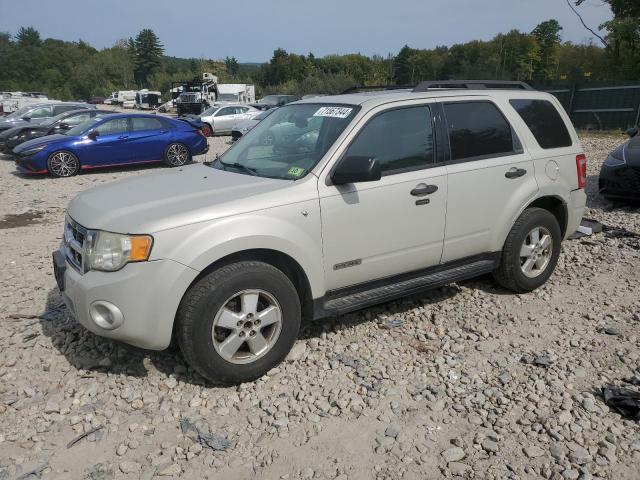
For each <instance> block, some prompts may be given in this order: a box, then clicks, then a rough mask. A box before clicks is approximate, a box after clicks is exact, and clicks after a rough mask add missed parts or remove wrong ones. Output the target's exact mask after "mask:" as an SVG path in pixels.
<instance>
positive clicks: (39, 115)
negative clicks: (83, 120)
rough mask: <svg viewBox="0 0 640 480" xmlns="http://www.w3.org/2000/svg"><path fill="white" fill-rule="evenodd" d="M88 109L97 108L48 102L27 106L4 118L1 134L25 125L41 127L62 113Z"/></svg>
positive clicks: (1, 124)
mask: <svg viewBox="0 0 640 480" xmlns="http://www.w3.org/2000/svg"><path fill="white" fill-rule="evenodd" d="M87 108H92V109H93V108H96V106H95V105H89V104H88V103H75V102H48V103H36V104H32V105H27V106H25V107H22V108H20V109H19V110H16V111H15V112H13V113H11V114H9V115H7V116H6V117H2V119H1V120H0V132H3V131H4V130H9V129H10V128H13V127H20V126H23V125H39V124H40V123H42V122H44V121H45V120H47V119H48V118H51V117H55V116H56V115H60V114H61V113H64V112H69V111H71V110H78V109H87Z"/></svg>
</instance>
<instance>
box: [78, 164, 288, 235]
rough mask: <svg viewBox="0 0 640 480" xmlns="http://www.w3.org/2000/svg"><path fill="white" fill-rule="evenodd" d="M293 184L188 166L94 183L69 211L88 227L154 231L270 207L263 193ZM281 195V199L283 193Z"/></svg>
mask: <svg viewBox="0 0 640 480" xmlns="http://www.w3.org/2000/svg"><path fill="white" fill-rule="evenodd" d="M293 183H294V182H292V181H289V180H276V179H270V178H263V177H254V176H251V175H244V174H240V173H234V172H230V171H223V170H217V169H215V168H211V167H208V166H206V165H202V164H198V165H189V166H187V167H182V168H175V169H171V170H166V171H161V172H156V173H152V174H149V175H141V176H138V177H132V178H127V179H124V180H120V181H116V182H112V183H109V184H105V185H101V186H99V187H95V188H92V189H90V190H87V191H85V192H82V193H80V194H79V195H77V196H76V197H75V198H74V199H73V200H72V201H71V203H70V204H69V208H68V212H69V215H70V216H71V217H72V218H73V219H74V220H75V221H76V222H78V223H79V224H80V225H83V226H84V227H87V228H92V229H100V230H108V231H111V232H116V233H154V232H158V231H161V230H167V229H170V228H175V227H181V226H185V225H189V224H192V223H197V222H204V221H208V220H213V219H216V218H221V217H225V216H228V215H233V214H238V213H244V212H250V211H254V210H258V209H262V208H268V206H269V204H268V201H267V200H266V198H265V195H266V194H268V193H269V192H272V191H275V190H281V189H287V188H291V186H292V185H293ZM277 198H278V199H279V200H278V202H279V204H282V198H283V196H282V195H281V194H278V195H277ZM284 198H289V197H288V196H287V195H286V194H285V195H284Z"/></svg>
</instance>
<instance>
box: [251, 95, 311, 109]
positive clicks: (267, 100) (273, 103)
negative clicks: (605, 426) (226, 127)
mask: <svg viewBox="0 0 640 480" xmlns="http://www.w3.org/2000/svg"><path fill="white" fill-rule="evenodd" d="M298 100H300V97H298V96H297V95H267V96H266V97H262V98H261V99H260V100H258V101H257V102H256V103H252V104H251V106H252V107H255V108H257V109H260V110H269V109H270V108H273V107H281V106H283V105H286V104H287V103H291V102H296V101H298Z"/></svg>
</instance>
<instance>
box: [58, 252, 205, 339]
mask: <svg viewBox="0 0 640 480" xmlns="http://www.w3.org/2000/svg"><path fill="white" fill-rule="evenodd" d="M63 249H64V247H61V249H60V250H58V251H57V252H55V253H54V273H55V274H56V277H57V281H58V285H59V286H60V288H61V289H62V296H63V298H64V301H65V303H66V305H67V307H68V308H69V311H70V312H71V314H72V315H73V316H74V317H75V319H76V320H77V321H78V322H79V323H80V324H81V325H82V326H83V327H85V328H86V329H87V330H90V331H91V332H93V333H95V334H96V335H99V336H102V337H107V338H112V339H114V340H119V341H122V342H124V343H128V344H131V345H134V346H136V347H140V348H146V349H149V350H163V349H165V348H167V346H169V343H170V341H171V333H172V330H173V322H174V319H175V315H176V312H177V310H178V306H179V304H180V301H181V299H182V296H183V294H184V292H185V291H186V290H187V288H188V287H189V285H190V284H191V282H192V281H193V280H194V279H195V278H196V277H197V275H198V273H199V272H198V271H196V270H194V269H192V268H189V267H187V266H185V265H182V264H181V263H178V262H174V261H172V260H155V261H150V262H140V263H130V264H128V265H126V266H125V267H124V268H123V269H122V270H119V271H117V272H99V271H89V272H87V273H85V274H80V272H78V271H77V270H76V269H75V268H74V267H73V266H72V265H71V264H70V263H69V262H68V261H67V260H66V258H65V254H64V250H63ZM60 277H61V278H60ZM96 302H98V303H100V304H111V305H113V306H116V307H117V309H118V310H119V311H120V312H121V314H122V317H123V318H122V321H121V323H120V324H119V326H117V327H116V328H113V329H107V328H102V327H101V326H100V325H99V322H96V319H95V306H96V305H97V303H96ZM92 305H93V306H94V308H93V310H94V317H92V314H91V310H92Z"/></svg>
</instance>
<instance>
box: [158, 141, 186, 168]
mask: <svg viewBox="0 0 640 480" xmlns="http://www.w3.org/2000/svg"><path fill="white" fill-rule="evenodd" d="M190 162H191V152H190V151H189V147H187V146H186V145H185V144H183V143H179V142H174V143H170V144H169V145H167V148H165V150H164V163H166V164H167V165H168V166H170V167H182V166H183V165H186V164H188V163H190Z"/></svg>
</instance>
